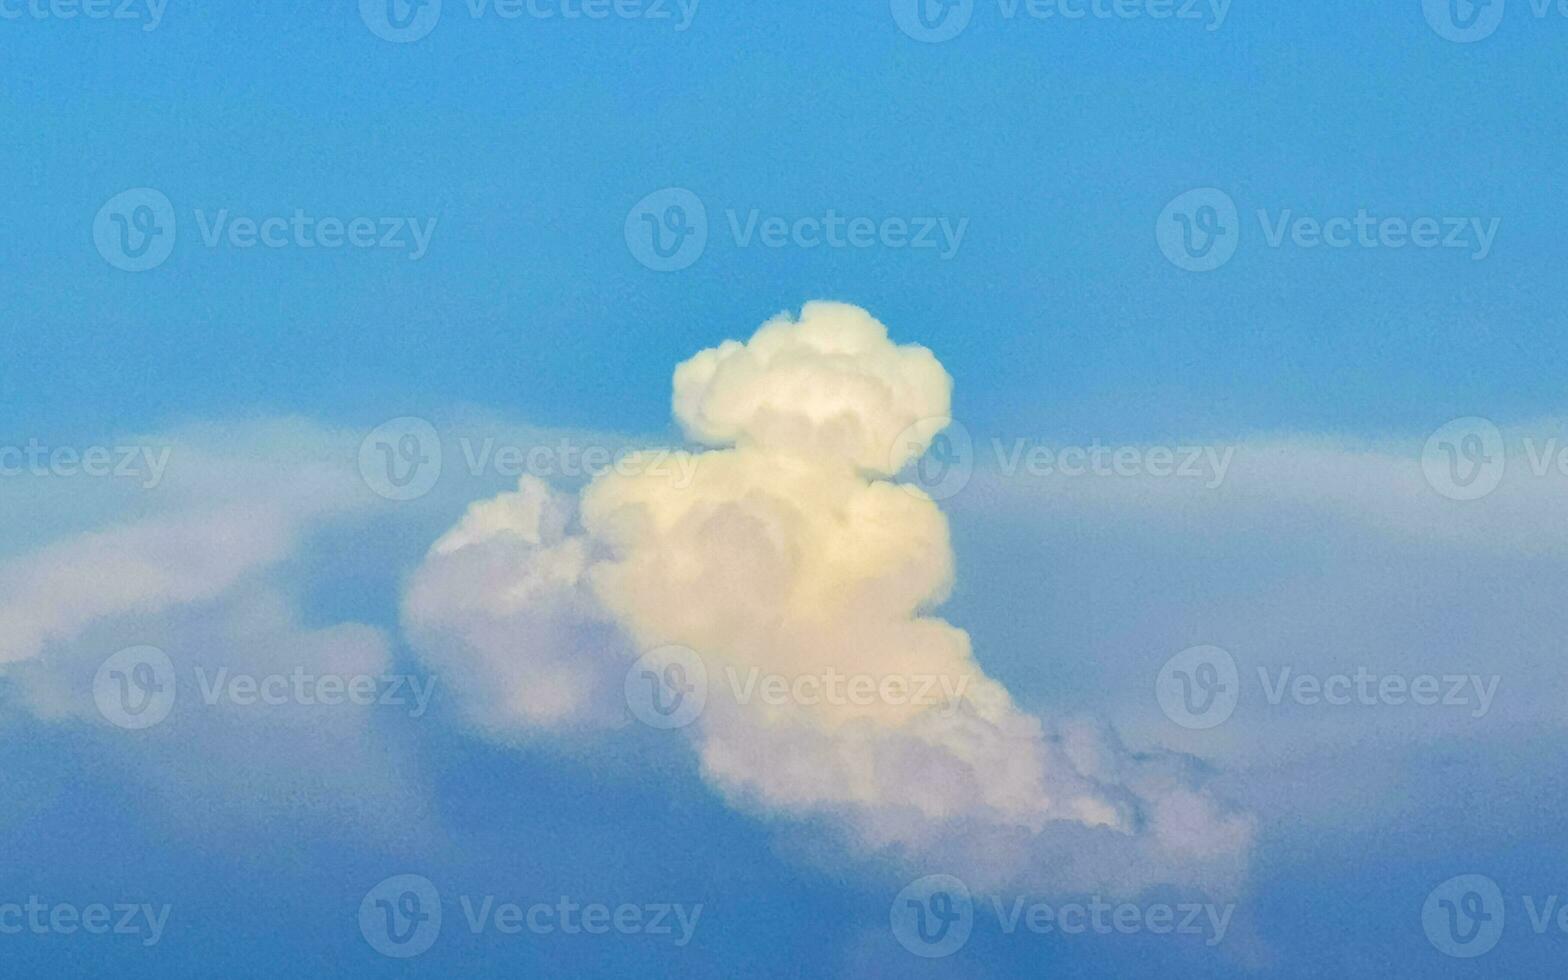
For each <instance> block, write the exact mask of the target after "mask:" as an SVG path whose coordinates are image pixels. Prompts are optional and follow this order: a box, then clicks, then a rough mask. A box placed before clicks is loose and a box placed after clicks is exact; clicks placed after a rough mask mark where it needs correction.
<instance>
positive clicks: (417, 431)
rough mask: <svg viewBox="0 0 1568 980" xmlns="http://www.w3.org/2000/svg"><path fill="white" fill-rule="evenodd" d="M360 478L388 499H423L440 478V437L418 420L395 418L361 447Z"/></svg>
mask: <svg viewBox="0 0 1568 980" xmlns="http://www.w3.org/2000/svg"><path fill="white" fill-rule="evenodd" d="M359 475H360V476H361V477H362V478H363V479H364V481H365V485H366V486H368V487H370V489H372V490H374V491H375V492H376V493H378V494H380V495H381V496H383V497H385V498H387V499H388V500H414V499H417V498H419V497H423V496H424V495H425V494H427V493H429V492H430V491H431V489H432V488H434V487H435V485H436V481H437V480H439V479H441V437H440V436H439V435H437V434H436V427H435V426H433V425H431V424H430V423H429V422H426V421H425V420H424V419H419V418H412V417H409V418H400V419H393V420H392V421H390V422H385V423H383V424H381V425H379V426H377V427H376V428H375V429H374V430H373V431H372V432H371V433H370V435H368V436H366V437H365V441H364V442H362V443H360V444H359Z"/></svg>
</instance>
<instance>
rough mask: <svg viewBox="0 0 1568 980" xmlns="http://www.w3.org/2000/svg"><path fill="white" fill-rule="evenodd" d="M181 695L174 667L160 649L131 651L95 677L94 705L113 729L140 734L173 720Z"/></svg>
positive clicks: (101, 668) (115, 657) (113, 659)
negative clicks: (165, 720) (169, 718)
mask: <svg viewBox="0 0 1568 980" xmlns="http://www.w3.org/2000/svg"><path fill="white" fill-rule="evenodd" d="M176 691H177V686H176V683H175V676H174V663H173V661H171V660H170V659H169V655H168V654H167V653H164V652H163V651H162V650H159V649H158V648H157V647H150V646H139V647H128V648H126V649H124V650H121V651H120V652H118V653H116V654H114V655H112V656H110V657H109V658H108V659H107V660H105V661H104V662H103V663H102V664H101V665H100V666H99V668H98V672H97V674H95V675H94V677H93V701H94V702H95V703H96V704H97V705H98V712H99V713H100V714H102V715H103V717H104V719H105V720H107V721H108V722H109V723H110V724H112V725H117V726H119V727H120V728H125V729H129V730H131V731H139V730H141V729H143V728H151V727H152V726H154V725H156V724H158V723H159V722H161V721H163V720H164V719H165V718H167V717H169V712H170V711H171V710H173V708H174V698H175V694H176Z"/></svg>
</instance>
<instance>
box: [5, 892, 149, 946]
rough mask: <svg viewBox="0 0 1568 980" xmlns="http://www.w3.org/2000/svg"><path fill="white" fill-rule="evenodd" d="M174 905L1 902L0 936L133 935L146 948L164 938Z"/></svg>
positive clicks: (30, 898) (34, 898)
mask: <svg viewBox="0 0 1568 980" xmlns="http://www.w3.org/2000/svg"><path fill="white" fill-rule="evenodd" d="M171 911H173V906H171V905H169V904H168V903H164V904H162V905H152V904H150V903H148V902H91V903H88V904H86V905H76V904H74V903H71V902H47V901H45V900H44V899H42V898H40V897H38V896H37V895H29V896H28V898H27V901H25V902H0V936H20V935H33V936H76V935H88V936H133V937H135V938H136V939H137V940H139V941H140V943H141V945H143V946H156V945H158V943H159V942H160V941H161V940H162V939H163V932H164V929H165V928H166V927H167V926H168V923H169V913H170V912H171Z"/></svg>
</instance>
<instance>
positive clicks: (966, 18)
mask: <svg viewBox="0 0 1568 980" xmlns="http://www.w3.org/2000/svg"><path fill="white" fill-rule="evenodd" d="M1230 5H1231V0H996V14H997V17H998V18H999V19H1000V20H1001V22H1002V23H1004V24H1008V23H1012V22H1014V21H1017V20H1019V19H1023V20H1028V21H1035V22H1039V23H1046V24H1063V23H1065V24H1076V23H1081V22H1084V21H1110V22H1125V21H1144V20H1152V21H1167V20H1169V21H1181V22H1185V23H1189V24H1201V25H1202V26H1203V29H1204V30H1205V31H1210V32H1212V31H1217V30H1219V29H1220V28H1222V27H1224V26H1225V20H1226V18H1227V17H1229V16H1230ZM891 6H892V12H893V22H894V23H896V24H897V25H898V27H899V30H901V31H903V32H904V33H905V34H907V35H908V36H909V37H911V38H913V39H915V40H916V41H920V42H922V43H925V44H940V43H941V42H943V41H951V40H952V39H953V38H955V37H958V36H959V35H960V34H962V33H963V32H964V30H965V29H966V28H968V26H969V23H970V21H971V20H972V19H973V18H974V15H975V11H976V8H977V6H979V4H978V3H977V0H892V3H891Z"/></svg>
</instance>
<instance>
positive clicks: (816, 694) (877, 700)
mask: <svg viewBox="0 0 1568 980" xmlns="http://www.w3.org/2000/svg"><path fill="white" fill-rule="evenodd" d="M715 673H716V674H717V676H718V677H719V678H721V679H722V680H723V681H724V683H725V685H726V689H727V691H728V694H729V697H730V698H731V700H733V701H734V703H735V704H739V705H750V704H760V705H765V706H767V707H773V708H781V707H788V706H792V705H793V706H797V707H805V708H811V707H817V706H822V705H826V706H828V707H834V708H873V707H877V706H887V707H895V708H902V707H913V708H922V709H929V710H932V711H937V712H944V713H948V714H952V713H956V712H958V711H960V710H961V709H962V707H963V704H964V696H965V694H967V693H968V690H969V685H970V683H971V681H972V678H971V677H969V676H966V675H962V674H960V675H956V676H955V675H951V674H926V673H898V672H894V673H883V674H871V673H864V672H854V671H849V672H845V671H839V670H836V669H834V668H832V667H827V668H824V669H823V670H820V671H805V672H801V673H795V674H781V673H776V672H772V671H765V670H762V669H761V668H760V667H755V666H752V667H746V668H741V667H738V666H736V665H734V664H725V665H724V666H723V667H722V668H721V669H719V670H718V671H716V672H715V671H713V670H710V669H709V667H708V664H707V663H706V661H705V660H704V659H703V657H702V656H701V655H700V654H698V653H697V652H696V651H695V650H693V649H691V648H690V647H686V646H681V645H680V644H668V645H665V646H662V647H658V648H656V649H653V650H650V651H648V652H647V653H645V654H643V655H642V656H641V657H639V658H637V661H636V662H635V663H633V664H632V665H631V667H629V668H628V669H627V671H626V677H625V681H624V685H623V688H624V691H625V695H626V707H627V710H628V712H629V713H630V714H631V716H632V718H634V719H635V720H637V721H640V722H642V723H643V724H645V725H647V726H648V727H650V728H657V729H673V728H685V727H686V726H687V725H690V724H691V723H692V722H694V721H696V720H697V719H698V718H699V717H701V715H702V712H703V709H704V708H705V707H706V706H707V703H708V698H709V695H710V694H711V693H712V691H711V689H710V686H709V685H710V682H711V678H712V677H713V676H714V675H715Z"/></svg>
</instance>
